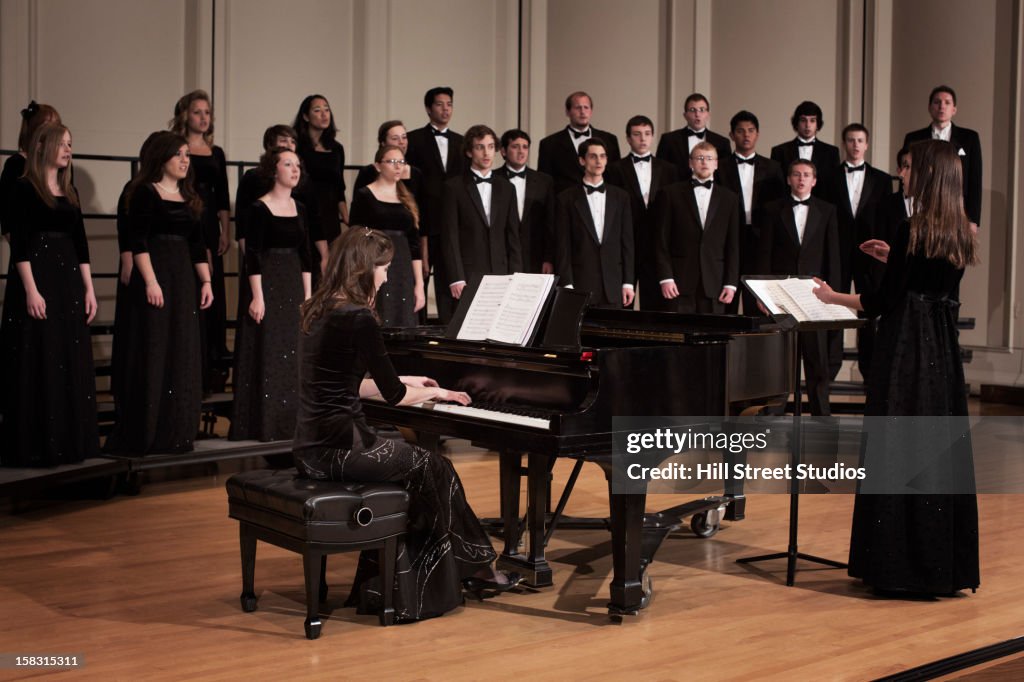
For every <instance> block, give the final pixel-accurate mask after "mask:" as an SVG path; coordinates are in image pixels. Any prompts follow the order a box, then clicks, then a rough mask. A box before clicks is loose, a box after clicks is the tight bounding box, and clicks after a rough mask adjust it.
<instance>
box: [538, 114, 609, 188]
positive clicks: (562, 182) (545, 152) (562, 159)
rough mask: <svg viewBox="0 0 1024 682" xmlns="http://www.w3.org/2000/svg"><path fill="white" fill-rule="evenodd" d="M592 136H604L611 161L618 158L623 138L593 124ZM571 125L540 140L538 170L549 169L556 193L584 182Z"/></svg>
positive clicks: (545, 170) (547, 171) (548, 172)
mask: <svg viewBox="0 0 1024 682" xmlns="http://www.w3.org/2000/svg"><path fill="white" fill-rule="evenodd" d="M590 130H591V137H596V138H600V139H601V141H603V142H604V143H605V145H606V147H607V150H608V163H609V164H611V163H612V162H613V161H618V160H619V159H620V158H621V157H620V155H619V138H617V137H615V135H613V134H612V133H609V132H606V131H604V130H598V129H597V128H595V127H594V126H590ZM570 135H571V133H570V132H569V127H568V126H566V127H565V128H562V129H561V130H559V131H558V132H554V133H551V134H550V135H548V136H547V137H545V138H544V139H543V140H541V141H540V152H539V156H538V157H537V170H539V171H540V172H541V173H547V174H548V175H550V176H551V177H552V178H553V179H554V181H555V195H556V196H557V195H559V194H561V193H562V192H564V191H565V190H567V189H569V188H570V187H575V186H576V185H579V184H582V182H583V167H582V166H580V161H579V154H577V152H576V146H575V145H574V144H573V141H572V138H571V137H570Z"/></svg>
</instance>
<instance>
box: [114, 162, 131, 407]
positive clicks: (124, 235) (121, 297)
mask: <svg viewBox="0 0 1024 682" xmlns="http://www.w3.org/2000/svg"><path fill="white" fill-rule="evenodd" d="M131 184H132V183H131V182H130V181H129V182H128V183H126V184H125V186H124V188H123V189H122V190H121V196H119V197H118V198H117V251H118V260H117V289H116V293H115V302H114V338H113V342H112V343H111V348H110V393H111V395H112V396H113V397H114V409H115V410H116V409H117V407H118V405H119V404H120V402H121V395H122V393H123V382H124V376H125V367H124V362H125V349H126V343H125V339H126V338H127V336H126V334H127V331H126V330H127V329H128V327H129V323H128V317H129V315H131V309H132V306H131V302H130V298H131V295H130V294H129V293H128V291H129V290H128V287H127V286H125V285H124V284H122V283H121V259H120V254H122V253H125V252H128V253H131V250H132V243H131V242H132V240H131V229H130V228H129V223H128V187H130V186H131ZM134 269H135V267H134V264H133V266H132V270H134Z"/></svg>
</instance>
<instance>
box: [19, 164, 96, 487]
mask: <svg viewBox="0 0 1024 682" xmlns="http://www.w3.org/2000/svg"><path fill="white" fill-rule="evenodd" d="M7 199H8V201H9V202H10V203H9V205H8V206H7V209H6V211H5V216H6V219H5V223H6V225H7V227H8V229H9V230H10V235H11V262H10V268H9V269H8V273H7V291H6V294H5V296H4V306H3V318H2V322H0V367H2V371H0V409H2V410H3V425H2V427H0V434H2V435H0V464H2V465H3V466H9V467H40V466H57V465H59V464H71V463H74V462H80V461H82V459H84V458H86V457H93V456H95V455H96V454H97V453H98V451H99V435H98V433H97V426H96V374H95V371H94V370H93V363H92V341H91V338H90V335H89V325H88V324H86V315H85V284H84V283H83V282H82V270H81V267H80V266H81V265H82V264H87V263H89V245H88V242H87V241H86V237H85V224H84V222H83V220H82V212H81V210H79V208H78V207H77V206H75V205H74V204H72V203H71V202H70V201H68V199H67V198H66V197H57V198H56V202H57V203H56V206H55V207H53V208H51V207H49V206H47V205H46V203H45V202H44V201H43V199H42V198H41V197H40V196H39V194H38V193H37V192H36V190H35V188H34V187H33V186H32V184H31V183H30V182H29V181H28V180H27V179H25V178H22V179H20V180H18V181H16V182H15V183H14V185H13V187H12V188H11V189H10V191H9V193H8V198H7ZM20 262H28V263H30V264H31V266H32V278H33V279H34V280H35V284H36V288H37V289H38V290H39V293H40V295H41V296H42V297H43V300H44V301H46V319H44V320H36V319H33V318H32V317H30V316H29V314H28V309H27V307H26V293H25V286H24V284H23V283H22V281H21V276H20V274H19V273H18V270H17V267H16V264H17V263H20Z"/></svg>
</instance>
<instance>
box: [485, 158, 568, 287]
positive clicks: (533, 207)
mask: <svg viewBox="0 0 1024 682" xmlns="http://www.w3.org/2000/svg"><path fill="white" fill-rule="evenodd" d="M495 172H496V173H498V175H501V176H502V177H508V173H509V167H508V166H502V167H501V168H499V169H497V171H495ZM509 184H511V183H509ZM512 190H513V191H515V187H513V188H512ZM554 230H555V190H554V181H553V180H552V179H551V176H550V175H548V174H547V173H541V172H540V171H535V170H533V169H532V168H527V169H526V197H525V199H524V201H523V215H522V216H521V217H520V218H519V241H520V251H521V252H522V259H523V268H522V269H523V271H524V272H540V270H541V265H542V264H543V263H544V262H548V263H554V262H555V232H554Z"/></svg>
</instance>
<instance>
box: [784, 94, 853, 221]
mask: <svg viewBox="0 0 1024 682" xmlns="http://www.w3.org/2000/svg"><path fill="white" fill-rule="evenodd" d="M789 122H790V124H791V125H792V126H793V130H794V132H796V137H795V138H793V139H792V140H790V141H789V142H783V143H782V144H777V145H775V146H774V147H772V161H775V162H776V163H777V164H779V166H780V167H781V168H789V164H791V163H793V161H795V160H797V159H804V160H806V161H810V162H812V163H813V164H814V167H815V168H817V169H818V184H817V185H815V188H814V192H813V193H814V196H816V197H819V198H822V199H825V200H826V201H828V197H827V193H828V187H829V186H830V178H831V176H832V175H833V172H834V171H835V169H836V168H837V167H838V166H839V148H838V147H835V146H833V145H830V144H828V143H827V142H822V141H821V140H819V139H818V133H819V132H821V130H822V128H824V127H825V117H824V115H823V114H822V112H821V107H819V106H818V105H817V104H815V103H814V102H801V103H800V104H799V105H798V106H797V108H796V110H795V111H793V116H792V118H790V119H789Z"/></svg>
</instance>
